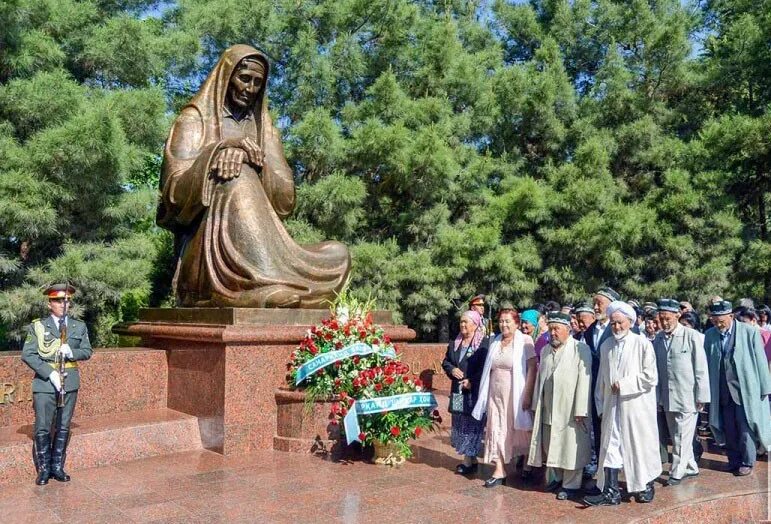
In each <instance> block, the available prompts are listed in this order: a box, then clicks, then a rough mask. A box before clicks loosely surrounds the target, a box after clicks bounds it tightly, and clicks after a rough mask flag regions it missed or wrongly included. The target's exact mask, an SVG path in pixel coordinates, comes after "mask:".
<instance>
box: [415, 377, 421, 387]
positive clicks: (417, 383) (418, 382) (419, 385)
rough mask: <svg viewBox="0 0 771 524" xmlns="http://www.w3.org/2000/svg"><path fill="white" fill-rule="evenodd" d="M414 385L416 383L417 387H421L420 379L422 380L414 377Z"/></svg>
mask: <svg viewBox="0 0 771 524" xmlns="http://www.w3.org/2000/svg"><path fill="white" fill-rule="evenodd" d="M415 385H416V386H417V387H419V388H422V387H423V381H422V380H420V379H419V378H416V379H415Z"/></svg>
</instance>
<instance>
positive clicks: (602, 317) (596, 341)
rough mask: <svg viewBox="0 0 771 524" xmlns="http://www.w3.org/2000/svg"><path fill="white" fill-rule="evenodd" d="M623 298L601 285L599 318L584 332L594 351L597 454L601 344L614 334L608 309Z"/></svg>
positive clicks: (597, 442)
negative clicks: (597, 391)
mask: <svg viewBox="0 0 771 524" xmlns="http://www.w3.org/2000/svg"><path fill="white" fill-rule="evenodd" d="M616 300H621V297H620V295H619V294H618V293H617V292H616V291H615V290H613V289H612V288H609V287H601V288H600V289H598V290H597V293H595V294H594V297H593V299H592V304H593V307H594V316H595V318H596V319H597V320H595V321H594V323H593V324H592V325H591V326H589V328H588V329H587V330H586V332H585V333H584V342H585V343H586V345H587V346H589V351H591V353H592V390H591V391H592V394H591V395H590V398H591V404H592V430H593V433H594V442H593V445H594V449H593V451H594V453H595V456H599V454H600V443H601V442H602V441H601V440H600V427H601V424H600V417H599V416H597V406H595V405H594V389H595V386H596V385H597V374H598V373H599V372H600V346H601V345H602V343H603V342H605V340H606V339H608V338H609V337H611V336H612V335H613V332H612V331H611V330H610V321H609V319H608V316H607V314H606V312H605V311H606V310H607V309H608V306H609V305H610V303H611V302H614V301H616Z"/></svg>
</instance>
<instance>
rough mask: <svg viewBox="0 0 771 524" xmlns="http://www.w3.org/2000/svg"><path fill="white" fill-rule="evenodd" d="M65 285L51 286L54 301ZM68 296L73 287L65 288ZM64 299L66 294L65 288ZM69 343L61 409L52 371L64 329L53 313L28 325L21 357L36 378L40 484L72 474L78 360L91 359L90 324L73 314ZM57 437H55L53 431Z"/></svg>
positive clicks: (34, 396) (68, 321) (34, 394)
mask: <svg viewBox="0 0 771 524" xmlns="http://www.w3.org/2000/svg"><path fill="white" fill-rule="evenodd" d="M59 288H62V286H60V285H57V286H53V287H52V288H49V289H48V290H47V291H46V294H47V295H48V296H49V299H51V300H57V299H58V298H59V297H56V296H54V295H55V293H57V290H58V289H59ZM65 290H66V291H67V297H69V295H70V294H71V292H70V291H69V290H72V291H74V288H72V287H71V286H70V287H65ZM60 294H61V298H63V297H64V296H65V292H64V291H62V292H61V293H60ZM66 326H67V340H66V344H68V345H69V346H70V350H71V351H72V356H71V357H66V358H65V372H66V375H65V377H64V379H63V382H64V391H65V395H64V407H62V408H57V405H56V404H57V396H56V388H55V387H54V385H53V383H52V382H51V379H50V377H51V373H52V372H53V371H54V370H55V369H56V362H55V360H56V354H57V352H58V351H59V348H60V346H61V340H60V331H59V326H58V325H57V321H56V320H55V319H54V317H53V316H48V317H46V318H44V319H35V320H33V321H32V323H31V324H30V325H29V327H28V328H27V337H26V339H25V341H24V348H23V349H22V354H21V359H22V360H23V361H24V363H25V364H27V365H28V366H29V367H30V368H32V370H33V371H34V372H35V378H34V380H33V381H32V405H33V407H34V409H35V433H34V439H35V458H36V461H37V468H38V478H37V481H36V483H37V484H40V485H42V484H45V483H46V482H48V478H49V476H53V477H54V478H55V479H56V480H59V481H62V482H66V481H67V480H69V476H68V475H67V474H66V473H65V472H64V469H63V468H64V461H65V458H66V451H67V443H68V442H69V436H70V422H71V421H72V415H73V413H74V411H75V403H76V402H77V398H78V389H79V388H80V371H79V370H78V367H77V365H78V364H77V362H78V361H80V360H88V359H89V358H91V353H92V351H93V350H92V349H91V342H90V341H89V339H88V331H87V329H86V324H85V323H83V322H81V321H80V320H76V319H74V318H72V317H69V316H68V317H67V318H66ZM52 427H53V432H54V436H53V439H52V435H51V430H52Z"/></svg>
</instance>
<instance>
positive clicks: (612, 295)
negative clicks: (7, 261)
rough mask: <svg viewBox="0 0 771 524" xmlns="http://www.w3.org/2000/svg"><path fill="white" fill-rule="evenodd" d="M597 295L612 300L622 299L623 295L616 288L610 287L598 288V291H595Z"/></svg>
mask: <svg viewBox="0 0 771 524" xmlns="http://www.w3.org/2000/svg"><path fill="white" fill-rule="evenodd" d="M595 295H600V296H603V297H605V298H607V299H608V300H610V301H611V302H615V301H616V300H621V295H619V294H618V293H617V292H616V290H615V289H613V288H610V287H601V288H600V289H598V290H597V293H595Z"/></svg>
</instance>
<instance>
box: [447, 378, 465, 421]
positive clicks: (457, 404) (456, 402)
mask: <svg viewBox="0 0 771 524" xmlns="http://www.w3.org/2000/svg"><path fill="white" fill-rule="evenodd" d="M463 407H464V396H463V393H461V392H460V382H458V392H457V393H456V392H454V391H453V392H452V393H450V408H449V410H450V413H465V411H464V409H463Z"/></svg>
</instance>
